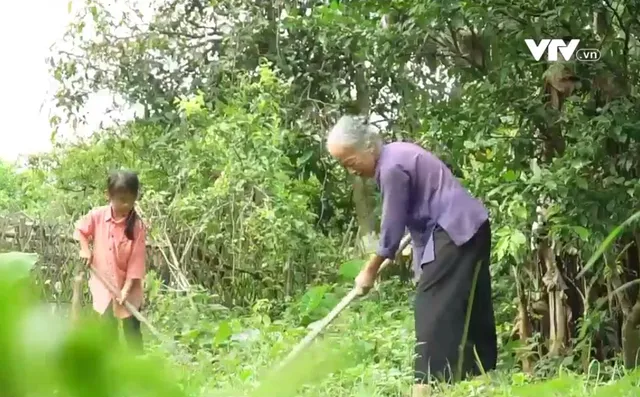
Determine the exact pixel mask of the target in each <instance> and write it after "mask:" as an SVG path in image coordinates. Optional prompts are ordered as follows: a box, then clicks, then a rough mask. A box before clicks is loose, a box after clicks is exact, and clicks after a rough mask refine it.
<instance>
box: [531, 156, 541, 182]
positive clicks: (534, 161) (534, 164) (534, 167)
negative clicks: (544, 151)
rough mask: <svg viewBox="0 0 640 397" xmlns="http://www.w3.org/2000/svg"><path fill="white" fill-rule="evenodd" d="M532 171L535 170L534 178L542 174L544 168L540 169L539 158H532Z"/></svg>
mask: <svg viewBox="0 0 640 397" xmlns="http://www.w3.org/2000/svg"><path fill="white" fill-rule="evenodd" d="M531 172H533V177H534V178H539V177H540V175H541V174H542V170H541V169H540V166H539V165H538V160H537V159H532V160H531Z"/></svg>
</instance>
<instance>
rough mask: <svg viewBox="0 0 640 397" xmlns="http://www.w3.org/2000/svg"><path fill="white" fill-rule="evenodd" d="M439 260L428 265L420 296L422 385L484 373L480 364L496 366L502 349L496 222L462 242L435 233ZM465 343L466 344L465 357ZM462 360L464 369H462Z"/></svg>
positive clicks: (418, 335)
mask: <svg viewBox="0 0 640 397" xmlns="http://www.w3.org/2000/svg"><path fill="white" fill-rule="evenodd" d="M433 238H434V244H435V260H434V261H433V262H430V263H427V264H425V265H424V266H423V268H422V274H421V276H420V280H419V282H418V286H417V291H416V300H415V328H416V341H417V344H416V359H415V379H416V383H427V382H429V381H430V380H432V377H435V378H439V379H440V380H445V381H452V380H455V379H456V378H458V377H457V376H454V375H458V374H459V377H460V378H463V377H465V376H466V375H468V374H472V375H478V374H479V373H480V368H479V366H478V360H477V359H476V356H475V352H477V355H478V357H479V361H480V364H481V365H482V369H484V370H485V371H488V370H492V369H495V366H496V361H497V355H498V349H497V336H496V326H495V320H494V313H493V304H492V300H491V274H490V273H489V260H490V252H491V226H490V223H489V221H487V222H485V223H484V224H483V225H482V226H481V227H480V229H479V230H478V232H477V233H476V235H475V236H474V237H473V238H472V239H471V240H469V241H468V242H467V243H465V244H464V245H462V246H459V247H458V246H456V244H455V243H454V242H453V241H452V240H451V238H450V237H449V235H448V234H447V233H446V232H445V231H444V230H443V229H442V228H436V230H435V232H434V237H433ZM476 271H477V272H478V273H477V279H476V283H475V292H474V295H473V303H472V307H471V313H470V317H469V327H468V334H467V339H466V341H464V342H463V341H462V340H463V333H464V327H465V322H466V317H467V307H468V304H469V297H470V292H471V290H472V284H473V283H472V281H473V278H474V274H475V272H476ZM461 342H462V343H464V348H463V354H462V357H459V348H460V345H461ZM460 358H462V360H463V361H462V373H458V372H457V371H458V365H459V361H458V360H459V359H460Z"/></svg>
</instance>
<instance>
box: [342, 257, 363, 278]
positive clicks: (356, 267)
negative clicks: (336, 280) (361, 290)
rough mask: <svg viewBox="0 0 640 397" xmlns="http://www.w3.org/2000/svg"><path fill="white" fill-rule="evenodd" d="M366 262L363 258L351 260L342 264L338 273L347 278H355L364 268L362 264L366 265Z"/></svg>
mask: <svg viewBox="0 0 640 397" xmlns="http://www.w3.org/2000/svg"><path fill="white" fill-rule="evenodd" d="M364 264H365V260H363V259H353V260H350V261H348V262H345V263H343V264H342V265H340V269H339V270H338V274H339V275H340V276H342V277H344V278H345V279H347V280H353V279H354V278H356V276H357V275H358V273H360V269H362V266H364Z"/></svg>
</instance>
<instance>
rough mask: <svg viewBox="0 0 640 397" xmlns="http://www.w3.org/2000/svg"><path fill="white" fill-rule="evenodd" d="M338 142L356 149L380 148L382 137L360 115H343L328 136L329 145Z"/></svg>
mask: <svg viewBox="0 0 640 397" xmlns="http://www.w3.org/2000/svg"><path fill="white" fill-rule="evenodd" d="M332 144H338V145H343V146H347V147H352V148H354V149H356V150H367V149H374V150H379V149H380V147H381V146H382V138H381V137H380V135H379V134H378V133H377V131H375V130H374V129H373V128H372V127H371V126H370V125H368V124H367V123H365V121H364V118H362V117H360V116H342V117H340V120H338V122H337V123H336V124H335V125H334V126H333V128H331V131H329V135H328V136H327V145H332Z"/></svg>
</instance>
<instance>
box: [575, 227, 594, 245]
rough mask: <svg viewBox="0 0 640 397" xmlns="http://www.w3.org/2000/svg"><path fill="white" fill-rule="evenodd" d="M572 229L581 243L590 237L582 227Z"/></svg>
mask: <svg viewBox="0 0 640 397" xmlns="http://www.w3.org/2000/svg"><path fill="white" fill-rule="evenodd" d="M572 229H573V231H574V232H576V234H577V235H578V237H580V239H581V240H582V241H588V240H589V236H590V235H591V233H590V232H589V230H587V229H586V228H584V227H582V226H574V227H573V228H572Z"/></svg>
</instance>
